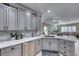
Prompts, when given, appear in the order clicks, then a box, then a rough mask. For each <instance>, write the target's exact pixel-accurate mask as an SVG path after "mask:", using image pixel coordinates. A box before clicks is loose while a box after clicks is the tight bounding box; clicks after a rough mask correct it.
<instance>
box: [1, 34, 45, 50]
mask: <svg viewBox="0 0 79 59" xmlns="http://www.w3.org/2000/svg"><path fill="white" fill-rule="evenodd" d="M43 37H44V35H40V36H36V37H27V38H23V39H19V40H10V41H4V42H0V49H2V48H6V47H9V46H14V45H17V44H21V43H24V42H29V41H32V40H36V39H41V38H43Z"/></svg>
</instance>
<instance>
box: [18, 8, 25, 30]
mask: <svg viewBox="0 0 79 59" xmlns="http://www.w3.org/2000/svg"><path fill="white" fill-rule="evenodd" d="M24 22H25V11H24V10H21V9H18V30H24V26H25V25H24Z"/></svg>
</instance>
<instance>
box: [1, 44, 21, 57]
mask: <svg viewBox="0 0 79 59" xmlns="http://www.w3.org/2000/svg"><path fill="white" fill-rule="evenodd" d="M0 55H1V56H21V44H19V45H16V46H11V47H7V48H3V49H1V50H0Z"/></svg>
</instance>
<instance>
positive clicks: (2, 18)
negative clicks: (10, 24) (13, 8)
mask: <svg viewBox="0 0 79 59" xmlns="http://www.w3.org/2000/svg"><path fill="white" fill-rule="evenodd" d="M6 11H7V10H6V7H5V6H3V5H0V30H5V29H6V21H7V19H6Z"/></svg>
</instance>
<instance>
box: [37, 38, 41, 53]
mask: <svg viewBox="0 0 79 59" xmlns="http://www.w3.org/2000/svg"><path fill="white" fill-rule="evenodd" d="M40 50H41V39H38V40H36V53H37V52H39V51H40Z"/></svg>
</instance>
